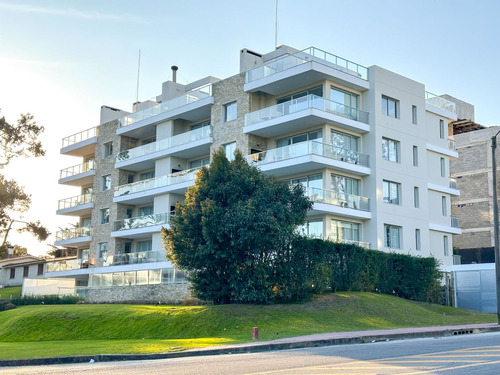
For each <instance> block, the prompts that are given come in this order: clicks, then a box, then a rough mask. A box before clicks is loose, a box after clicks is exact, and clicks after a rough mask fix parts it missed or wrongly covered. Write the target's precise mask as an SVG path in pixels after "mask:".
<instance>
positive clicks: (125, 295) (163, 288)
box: [85, 283, 191, 304]
mask: <svg viewBox="0 0 500 375" xmlns="http://www.w3.org/2000/svg"><path fill="white" fill-rule="evenodd" d="M189 298H191V290H190V285H189V284H187V283H181V284H155V285H136V286H122V287H120V286H112V287H107V288H102V287H101V288H90V289H88V290H87V295H86V297H85V300H86V301H87V302H89V303H117V302H141V303H158V302H160V303H161V304H179V303H182V302H183V301H185V300H186V299H189Z"/></svg>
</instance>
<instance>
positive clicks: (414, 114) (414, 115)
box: [411, 105, 417, 125]
mask: <svg viewBox="0 0 500 375" xmlns="http://www.w3.org/2000/svg"><path fill="white" fill-rule="evenodd" d="M411 123H412V124H413V125H417V106H416V105H413V106H412V107H411Z"/></svg>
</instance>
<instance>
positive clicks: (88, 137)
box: [61, 126, 99, 157]
mask: <svg viewBox="0 0 500 375" xmlns="http://www.w3.org/2000/svg"><path fill="white" fill-rule="evenodd" d="M98 135H99V131H98V128H97V126H96V127H93V128H90V129H87V130H84V131H82V132H80V133H76V134H73V135H70V136H69V137H66V138H63V140H62V147H61V154H65V155H72V156H81V157H84V156H87V155H91V154H92V155H93V154H94V152H95V145H96V144H97V137H98Z"/></svg>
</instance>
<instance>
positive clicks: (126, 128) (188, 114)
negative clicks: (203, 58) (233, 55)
mask: <svg viewBox="0 0 500 375" xmlns="http://www.w3.org/2000/svg"><path fill="white" fill-rule="evenodd" d="M213 103H214V98H213V97H212V85H211V84H208V85H206V86H203V87H201V88H198V89H197V90H193V91H190V92H188V93H186V94H185V95H182V96H179V97H177V98H173V99H170V100H167V101H165V102H162V103H159V104H157V105H154V106H152V107H149V108H146V109H144V110H142V111H138V112H135V113H131V114H129V115H126V116H124V117H122V118H120V119H119V120H118V121H119V128H118V130H117V132H116V133H117V134H118V135H126V136H129V137H133V138H142V137H144V136H147V135H148V134H150V133H152V132H153V129H154V126H155V125H156V124H158V123H160V122H162V121H167V120H175V119H184V120H186V121H200V120H203V119H205V118H207V117H210V110H211V106H212V104H213Z"/></svg>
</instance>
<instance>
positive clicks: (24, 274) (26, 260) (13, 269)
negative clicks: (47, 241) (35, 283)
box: [0, 255, 45, 288]
mask: <svg viewBox="0 0 500 375" xmlns="http://www.w3.org/2000/svg"><path fill="white" fill-rule="evenodd" d="M44 272H45V259H43V258H38V257H35V256H32V255H26V256H20V257H17V258H9V259H2V260H0V287H2V288H3V287H8V286H21V285H23V281H24V279H27V278H41V277H43V275H44Z"/></svg>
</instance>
